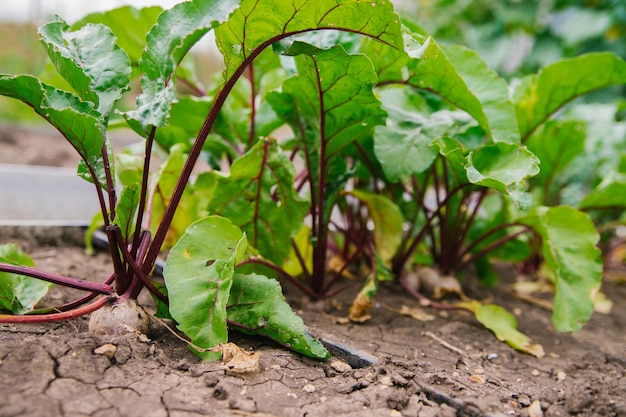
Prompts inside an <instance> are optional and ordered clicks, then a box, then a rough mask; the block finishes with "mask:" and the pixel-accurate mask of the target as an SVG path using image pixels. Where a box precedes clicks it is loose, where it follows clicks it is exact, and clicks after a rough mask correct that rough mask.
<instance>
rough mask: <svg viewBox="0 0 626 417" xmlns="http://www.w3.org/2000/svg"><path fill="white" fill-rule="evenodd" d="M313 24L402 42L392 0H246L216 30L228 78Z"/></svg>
mask: <svg viewBox="0 0 626 417" xmlns="http://www.w3.org/2000/svg"><path fill="white" fill-rule="evenodd" d="M315 29H337V30H346V31H349V32H353V33H359V34H362V35H367V36H370V37H372V38H374V39H376V40H378V41H380V42H383V43H386V44H389V45H391V46H393V47H395V48H401V45H402V37H401V34H400V23H399V19H398V16H397V15H396V14H395V13H394V12H393V5H392V4H391V2H390V1H388V0H372V1H364V2H360V1H358V2H355V1H343V0H342V1H336V0H319V1H309V2H303V3H301V4H298V3H295V2H293V1H290V0H268V1H262V2H259V1H256V0H243V1H242V2H241V6H240V7H239V9H237V11H236V12H235V13H233V14H232V16H231V17H230V19H229V20H228V22H227V23H226V24H224V25H222V26H220V27H219V28H218V29H217V30H216V39H217V46H218V48H219V50H220V52H221V53H222V54H223V55H224V62H225V64H226V69H225V70H224V79H225V80H226V81H228V80H229V79H231V78H232V77H233V76H234V75H235V74H236V72H238V71H240V70H241V69H242V68H243V66H244V62H246V61H248V62H249V61H251V59H253V58H254V57H255V56H256V55H258V54H259V52H260V51H262V50H263V49H264V48H265V47H267V46H269V45H270V44H272V43H275V42H276V41H278V40H280V39H283V38H286V37H288V36H291V35H294V34H297V33H302V32H306V31H310V30H315Z"/></svg>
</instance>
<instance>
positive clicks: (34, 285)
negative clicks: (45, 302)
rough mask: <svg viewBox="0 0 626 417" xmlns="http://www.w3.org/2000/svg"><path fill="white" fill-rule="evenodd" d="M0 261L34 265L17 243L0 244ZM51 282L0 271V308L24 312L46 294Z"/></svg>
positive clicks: (30, 308)
mask: <svg viewBox="0 0 626 417" xmlns="http://www.w3.org/2000/svg"><path fill="white" fill-rule="evenodd" d="M0 262H5V263H8V264H11V265H24V266H34V265H35V263H34V262H33V260H32V259H31V258H30V256H28V255H27V254H25V253H24V252H22V251H21V250H20V249H19V248H18V247H17V245H15V244H12V243H9V244H5V245H0ZM51 286H52V284H50V283H48V282H43V281H39V280H36V279H34V278H31V277H27V276H24V275H18V274H11V273H8V272H0V308H1V309H4V310H9V311H11V312H12V313H13V314H24V313H26V312H28V311H30V310H32V309H33V307H35V304H37V302H38V301H39V300H40V299H41V297H43V296H44V295H46V293H47V292H48V290H49V289H50V287H51Z"/></svg>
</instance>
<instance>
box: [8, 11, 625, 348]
mask: <svg viewBox="0 0 626 417" xmlns="http://www.w3.org/2000/svg"><path fill="white" fill-rule="evenodd" d="M159 11H160V9H158V8H147V9H141V10H137V9H133V8H129V7H125V8H120V9H116V10H111V11H108V12H105V13H103V14H94V15H90V16H87V17H86V18H85V19H83V20H82V21H80V22H78V23H76V24H75V25H74V26H73V27H69V26H68V25H67V24H65V23H64V22H63V21H61V20H57V21H54V22H51V23H49V24H46V25H44V26H43V27H42V28H41V29H40V34H41V38H42V43H43V45H44V46H45V48H46V50H47V52H48V54H49V58H50V60H51V61H52V63H53V64H54V66H55V68H56V70H57V71H58V72H59V74H60V76H62V77H63V78H64V80H65V84H64V85H65V87H63V88H64V89H67V90H68V91H64V90H63V89H60V88H56V87H54V86H52V85H51V84H49V83H44V82H43V81H41V80H40V79H38V78H36V77H33V76H29V75H4V74H2V75H0V94H1V95H5V96H8V97H12V98H16V99H19V100H21V101H23V102H25V103H27V104H28V105H30V106H31V107H33V109H34V110H35V111H36V112H37V113H38V114H40V115H41V116H42V117H44V118H45V119H46V120H47V121H48V122H50V123H51V124H52V125H53V126H55V127H56V128H57V129H58V130H59V131H60V132H61V133H62V134H63V135H64V136H65V137H66V138H67V139H68V141H69V142H70V144H71V145H72V146H73V147H74V148H76V150H77V151H78V153H79V154H80V156H81V158H82V162H81V165H80V166H79V171H78V172H79V175H81V176H82V177H84V178H86V179H88V180H90V181H93V182H95V183H97V184H99V186H100V187H95V188H96V191H97V193H98V194H97V196H98V200H99V202H100V206H101V213H100V215H99V216H97V217H95V219H96V220H94V224H96V222H98V221H102V222H103V223H104V225H105V226H107V227H106V228H105V231H106V232H107V233H108V237H109V240H110V244H111V245H112V246H113V249H112V250H111V255H112V258H113V265H114V269H115V273H114V274H113V275H112V278H111V279H110V280H108V281H107V283H106V284H102V285H94V284H93V283H87V282H83V281H75V280H73V281H71V282H70V281H69V280H68V279H65V278H63V277H58V276H51V275H45V276H44V275H41V277H43V278H46V279H50V280H52V281H54V282H58V283H61V284H63V285H67V284H70V286H74V287H78V288H81V289H84V290H85V291H89V292H93V293H99V294H105V295H107V296H109V297H115V296H119V297H124V298H136V297H137V296H138V294H139V291H140V290H141V289H142V288H143V287H144V286H145V287H147V288H148V289H149V290H150V291H151V293H152V295H153V296H154V297H155V300H156V302H157V307H158V315H159V316H160V317H172V318H173V319H174V320H176V321H177V322H178V325H179V328H180V329H181V330H182V331H184V332H185V333H186V334H187V336H188V337H189V338H190V339H191V340H192V342H193V343H194V345H195V346H198V347H200V348H201V350H202V351H201V352H200V351H198V352H197V353H198V354H199V355H200V356H202V357H203V358H205V359H216V358H217V357H218V356H219V354H218V353H217V352H214V351H212V350H211V349H212V348H215V347H216V346H218V345H219V344H221V343H224V342H226V341H227V340H228V329H229V328H231V329H238V330H240V331H243V332H247V333H255V334H260V335H264V336H267V337H270V338H272V339H274V340H276V341H277V342H279V343H281V344H283V345H285V346H288V347H291V348H292V349H294V350H296V351H298V352H301V353H303V354H306V355H309V356H311V357H314V358H318V359H325V358H327V357H328V352H327V351H326V350H325V349H324V347H323V346H322V345H321V344H320V343H319V342H318V341H316V340H315V339H313V338H312V337H311V336H310V335H309V334H308V333H307V332H306V328H305V327H304V324H303V323H302V321H301V320H300V319H299V318H298V317H297V316H296V315H295V313H293V311H291V309H290V307H289V306H288V304H287V303H286V301H285V299H284V297H283V295H282V293H281V291H280V286H279V284H278V281H276V280H275V279H274V277H275V276H279V277H281V278H284V279H289V280H291V282H292V283H293V284H294V285H295V286H297V287H298V288H300V289H301V290H303V291H304V292H305V293H306V294H308V295H309V296H310V297H312V298H322V297H326V296H329V295H330V294H333V292H334V291H335V290H334V286H335V285H336V284H337V283H338V281H339V280H340V279H341V277H342V276H346V275H352V274H353V272H354V271H358V272H359V273H360V274H361V275H366V276H367V278H366V279H365V280H363V287H362V289H361V291H360V292H359V294H358V296H357V299H356V300H355V303H354V304H353V307H352V308H351V312H350V315H351V318H352V319H353V320H355V321H362V320H364V319H366V318H367V317H368V309H369V307H370V306H371V305H372V303H373V299H374V297H375V295H376V291H377V287H378V281H380V280H382V279H387V278H388V277H390V276H391V275H392V274H393V275H394V276H395V277H396V278H402V276H403V275H404V274H405V273H407V271H410V270H412V269H415V268H417V265H416V264H419V263H422V262H428V263H432V264H433V265H434V266H435V267H437V268H438V269H439V270H440V272H441V273H442V274H444V275H448V274H455V273H459V272H460V271H463V270H464V269H465V268H466V267H467V266H469V265H470V264H475V265H476V270H477V271H478V273H479V274H480V275H481V276H480V277H479V279H480V280H481V281H482V282H489V283H490V284H492V285H494V284H495V283H496V282H497V278H496V277H495V276H494V272H493V269H491V268H490V265H489V261H490V259H492V258H494V257H498V258H501V259H506V260H509V261H514V262H525V263H531V262H536V263H538V262H543V263H544V264H545V267H546V268H544V270H548V271H550V273H551V275H552V278H553V279H554V284H555V288H556V293H555V300H554V315H553V322H554V324H555V326H556V327H557V329H559V330H564V331H574V330H577V329H578V328H580V326H581V325H582V323H584V322H585V321H586V320H587V319H588V318H589V316H590V314H591V313H592V302H591V299H592V296H593V293H594V292H595V291H596V290H597V289H598V287H599V284H600V280H601V272H602V268H601V261H600V256H599V255H600V254H599V250H598V249H597V248H596V244H597V242H598V238H599V236H598V233H597V232H596V229H595V226H594V224H593V223H592V222H591V218H593V219H594V220H595V221H598V222H601V221H602V220H603V219H606V218H609V219H610V218H615V216H617V214H616V213H615V210H614V209H622V208H624V207H625V206H626V202H625V201H624V200H623V198H622V197H620V196H622V195H623V194H624V193H623V190H624V184H625V183H626V182H625V181H624V179H623V178H622V177H623V176H624V172H625V171H626V170H625V169H624V166H625V165H626V164H625V163H624V162H623V160H620V158H618V157H615V156H614V155H610V154H611V152H612V153H619V152H615V149H622V148H621V146H622V145H621V144H620V141H624V140H623V139H624V138H621V139H620V138H619V132H620V126H621V125H620V122H619V120H618V119H619V116H618V107H617V105H616V106H614V107H613V108H611V109H608V110H607V108H604V110H598V109H596V111H598V112H603V113H602V114H603V115H605V116H607V115H608V117H610V118H612V120H609V122H610V123H602V124H603V125H605V126H610V128H611V129H613V128H614V129H613V130H610V133H607V132H609V129H608V128H605V130H602V129H601V128H598V127H597V121H596V119H598V118H597V117H595V116H594V114H596V113H594V112H593V111H589V112H587V111H585V110H581V109H582V106H579V105H576V106H570V107H568V108H566V109H565V110H564V111H561V112H559V110H560V109H562V108H563V107H564V106H565V105H567V104H568V103H572V102H575V101H576V100H577V99H578V98H579V97H581V96H582V95H586V94H588V93H592V92H595V91H597V90H598V89H601V88H605V87H611V86H616V85H617V86H619V85H622V84H624V83H625V82H626V64H625V63H624V61H623V60H622V59H620V58H619V57H617V56H616V55H614V54H611V53H606V52H604V53H593V54H586V55H582V56H579V57H576V58H570V59H563V60H557V61H556V62H554V63H552V64H551V65H549V66H546V67H545V68H543V69H542V70H540V71H539V72H538V73H536V74H533V75H529V76H527V77H525V78H522V79H519V80H513V81H511V83H510V84H508V83H507V81H505V80H504V79H503V78H501V77H500V76H499V75H498V74H497V73H496V72H494V71H493V70H491V69H490V68H492V67H491V66H490V65H488V64H487V62H488V61H487V60H486V59H485V58H483V57H481V56H480V55H479V54H478V53H477V52H475V51H472V50H470V49H468V48H466V47H462V46H458V45H448V44H446V43H445V42H440V39H439V38H438V37H437V36H435V37H430V36H428V35H427V34H426V32H425V31H424V30H423V29H422V28H421V27H419V26H418V25H417V24H414V23H411V22H410V21H409V20H404V26H402V25H401V23H400V18H399V17H398V16H397V15H396V14H395V13H394V11H393V5H392V4H391V3H390V2H389V1H388V0H379V1H377V0H374V1H367V2H364V1H357V2H354V1H335V0H321V1H317V2H303V3H301V4H300V3H294V2H291V1H288V0H242V1H238V0H232V1H217V0H192V1H188V2H183V3H180V4H178V5H176V6H174V7H173V8H171V9H169V10H165V11H163V12H162V13H159ZM596 17H598V18H597V19H596V20H593V19H594V18H592V17H589V16H587V18H588V21H590V22H592V21H593V22H595V23H594V25H595V27H596V29H597V32H598V33H600V31H602V30H608V29H607V28H606V22H605V20H606V19H604V18H602V16H596ZM128 19H135V20H136V25H132V26H133V27H131V28H128V30H127V26H128ZM603 22H604V23H603ZM107 26H109V27H107ZM213 29H215V35H216V43H217V47H218V49H219V51H220V52H221V53H222V55H223V59H224V64H225V68H224V70H223V72H222V77H216V79H215V80H213V81H212V82H211V84H210V85H209V86H208V88H206V89H205V88H204V87H201V86H199V85H196V84H195V81H194V76H193V69H192V68H191V65H189V62H187V61H185V60H184V58H185V57H186V56H187V55H188V54H189V52H190V50H191V49H192V47H193V46H194V45H195V44H196V43H197V42H198V41H199V40H200V39H201V38H202V37H203V36H204V35H205V34H207V33H208V32H209V31H211V30H213ZM561 29H562V28H561ZM555 32H556V33H559V34H560V36H562V37H563V39H564V40H565V41H566V43H567V44H571V43H576V42H580V41H581V38H580V37H576V36H575V35H576V34H573V33H568V32H567V31H565V30H561V31H560V32H559V31H558V30H555ZM144 34H147V35H146V36H145V37H144V36H143V35H144ZM116 37H117V40H116ZM435 38H437V39H435ZM144 39H145V40H144ZM270 46H271V48H270ZM131 69H132V70H131ZM139 75H141V88H142V90H141V92H140V93H139V95H138V97H137V99H136V104H137V107H136V109H132V110H130V111H126V112H124V113H121V114H122V115H123V117H124V119H125V121H126V122H127V124H128V125H129V126H130V127H131V128H133V129H134V130H135V131H136V132H138V133H139V135H141V136H142V137H144V138H145V144H144V145H145V146H143V147H141V151H140V152H138V153H136V154H132V151H127V152H124V153H120V154H118V155H114V154H113V149H112V147H111V144H110V141H109V140H108V137H107V130H108V129H110V128H111V126H109V119H110V118H112V117H113V116H112V115H113V114H114V112H113V110H114V108H115V106H116V103H118V102H119V100H120V99H121V98H122V96H123V95H124V94H126V92H127V91H128V90H129V86H130V81H129V80H130V78H132V77H136V76H139ZM54 85H60V84H56V83H55V84H54ZM70 90H73V92H70ZM207 91H208V92H207ZM186 92H191V93H193V94H194V97H191V96H189V95H186V94H187V93H186ZM605 106H606V105H605ZM603 120H604V119H603ZM121 122H123V121H122V120H120V123H121ZM594 122H595V123H594ZM116 123H117V122H116ZM283 125H287V126H285V127H283ZM278 128H281V129H280V130H278V131H276V129H278ZM600 131H601V132H602V134H600V133H599V132H600ZM284 132H287V133H284ZM614 133H616V134H615V135H614ZM613 136H618V138H617V139H613ZM604 137H607V138H604ZM605 143H606V144H605ZM608 143H610V146H609V145H607V144H608ZM602 145H604V147H603V146H602ZM612 148H614V149H613V150H611V152H608V154H609V155H601V156H597V157H595V159H594V160H593V163H587V162H588V160H587V159H585V158H589V156H588V155H587V156H586V155H585V154H586V153H592V152H589V151H590V150H592V151H593V150H595V149H603V150H606V149H612ZM133 149H134V150H136V149H139V148H138V147H134V148H133ZM603 152H604V151H603ZM155 154H157V155H158V156H161V157H162V161H163V162H162V164H161V165H160V167H159V168H158V169H151V168H150V161H153V160H154V159H155V158H152V157H153V156H154V155H155ZM199 158H204V159H205V160H206V162H207V163H208V165H209V167H210V168H211V169H210V171H209V172H198V170H199V169H201V168H200V167H199V166H196V162H197V161H198V159H199ZM540 166H541V171H540V170H539V167H540ZM581 167H582V168H583V169H581ZM600 168H602V170H601V169H600ZM605 168H608V169H605ZM599 172H602V174H599ZM606 172H612V174H611V175H605V173H606ZM116 178H117V179H119V182H120V183H121V184H122V188H121V194H119V198H118V189H117V188H116V185H115V182H116ZM568 187H577V188H576V189H577V190H583V191H584V193H586V192H588V191H589V190H593V191H591V193H589V195H587V196H586V197H585V196H584V195H583V194H584V193H580V194H581V195H580V197H579V198H578V200H576V201H575V202H574V203H573V204H572V205H571V206H557V204H562V203H564V202H568V201H570V200H568V196H567V192H568ZM571 189H573V188H571ZM571 189H570V191H569V192H570V193H571ZM531 196H533V197H534V198H535V200H534V201H531ZM573 206H578V207H579V208H581V209H584V210H588V211H592V210H593V211H594V213H591V214H592V215H593V217H590V216H588V215H587V214H585V213H583V212H581V211H579V210H577V209H575V208H573ZM528 209H530V211H526V210H528ZM598 209H602V210H605V211H606V212H608V213H609V214H607V215H604V216H603V215H600V214H598V213H595V211H597V210H598ZM207 216H208V217H207ZM148 228H149V229H150V231H151V232H152V233H150V232H149V231H148V230H146V229H148ZM90 230H91V231H93V227H92V228H91V229H90ZM118 230H119V233H118ZM120 235H121V236H120ZM170 247H171V248H172V249H171V251H170V253H169V256H168V260H167V264H166V267H165V279H166V288H164V287H163V286H162V285H160V284H159V283H158V282H154V281H153V280H152V279H151V278H150V277H148V276H147V274H148V273H149V271H151V270H152V269H153V267H154V265H155V262H156V258H157V256H158V255H159V252H160V251H161V250H162V249H168V248H170ZM426 252H428V253H426ZM425 259H427V261H425ZM331 261H332V262H331ZM331 264H332V265H331ZM2 265H5V266H4V269H5V271H14V269H13V268H12V267H11V268H9V266H8V264H7V263H6V262H5V263H4V264H2V263H0V271H2V268H3V266H2ZM530 266H534V267H536V268H537V269H538V268H539V265H538V264H535V265H530ZM530 266H529V265H525V267H527V268H529V267H530ZM237 268H240V269H237ZM24 271H25V270H24ZM29 271H30V270H29ZM0 273H3V274H4V273H5V272H0ZM266 275H267V276H266ZM7 276H8V275H7ZM361 278H362V277H361ZM113 280H115V286H114V287H115V294H114V291H113V290H112V289H111V288H112V287H111V286H110V285H109V284H110V283H111V282H112V281H113ZM15 282H17V281H15ZM15 282H14V284H11V285H13V287H15V288H17V286H18V285H17V284H15ZM46 285H47V284H46ZM29 288H30V287H29ZM20 291H21V290H20ZM28 291H30V290H28ZM28 291H23V292H28ZM414 295H415V294H414ZM417 296H419V294H417ZM11 297H12V296H11ZM11 297H7V299H9V298H10V299H11V300H12V299H13V298H11ZM34 298H35V297H31V298H29V299H28V302H26V301H25V302H24V303H26V304H29V305H30V304H34V303H35V302H36V300H34ZM87 298H88V297H85V298H84V299H82V300H78V301H77V304H81V303H82V304H84V303H85V302H86V301H84V300H85V299H87ZM20 302H21V301H20ZM11 303H13V301H11ZM429 303H430V305H433V306H436V303H433V302H429ZM456 307H457V308H462V309H465V310H470V311H472V312H473V313H474V314H475V315H476V317H477V319H478V320H479V321H480V322H481V323H483V325H485V326H486V327H488V328H489V329H491V330H493V331H494V333H495V334H496V336H497V337H498V338H499V339H501V340H505V341H506V342H507V343H509V344H510V345H511V346H513V347H514V348H516V349H520V350H522V351H525V352H529V353H532V354H535V355H537V356H539V350H535V348H534V347H533V346H534V345H532V344H531V343H530V339H528V338H527V337H526V336H525V335H522V334H521V333H519V332H518V331H517V330H516V322H515V318H514V317H513V316H511V315H510V314H508V313H507V312H505V311H504V310H502V309H500V308H499V307H497V306H492V305H488V306H484V305H482V304H479V303H477V302H465V303H459V304H457V305H456ZM9 308H13V306H10V307H9ZM16 308H17V309H18V310H19V311H20V312H23V311H22V310H20V309H22V308H24V309H26V308H27V307H26V306H25V304H23V305H22V307H19V306H18V307H16ZM30 308H32V305H31V306H30ZM66 308H67V309H70V310H72V312H71V313H72V314H74V313H75V314H79V313H82V312H84V311H85V310H81V308H82V307H80V308H76V309H74V308H75V306H74V305H73V304H70V306H69V307H68V306H61V309H66Z"/></svg>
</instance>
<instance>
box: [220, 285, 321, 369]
mask: <svg viewBox="0 0 626 417" xmlns="http://www.w3.org/2000/svg"><path fill="white" fill-rule="evenodd" d="M227 312H228V320H229V321H231V322H233V323H236V324H238V325H241V326H242V327H243V328H244V329H246V330H247V331H252V332H254V333H257V334H261V335H263V336H266V337H269V338H270V339H273V340H275V341H277V342H279V343H281V344H282V345H285V346H286V347H288V348H290V349H293V350H295V351H296V352H299V353H302V354H304V355H307V356H310V357H312V358H316V359H328V358H329V357H330V353H329V352H328V351H327V350H326V348H324V346H323V345H322V344H321V343H320V342H319V341H318V340H316V339H314V338H313V337H311V336H310V335H309V334H308V333H307V332H306V328H305V327H304V323H303V322H302V319H301V318H300V317H298V316H297V315H296V313H294V312H293V310H292V309H291V307H289V304H287V301H285V297H284V296H283V293H282V290H281V288H280V285H279V283H278V281H276V280H274V279H271V278H267V277H264V276H262V275H256V274H250V275H243V274H235V276H234V277H233V285H232V288H231V290H230V299H229V300H228V307H227Z"/></svg>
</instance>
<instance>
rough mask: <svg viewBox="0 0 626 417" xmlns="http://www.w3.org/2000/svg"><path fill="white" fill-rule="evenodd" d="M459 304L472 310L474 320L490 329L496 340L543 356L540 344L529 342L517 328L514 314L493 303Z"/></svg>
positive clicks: (522, 350)
mask: <svg viewBox="0 0 626 417" xmlns="http://www.w3.org/2000/svg"><path fill="white" fill-rule="evenodd" d="M460 306H463V307H466V308H468V309H470V310H472V311H473V312H474V315H475V316H476V320H478V321H479V322H480V323H481V324H482V325H483V326H485V327H486V328H488V329H489V330H491V331H492V332H493V333H494V334H495V335H496V337H497V338H498V340H500V341H503V342H506V344H508V345H509V346H511V347H512V348H513V349H517V350H519V351H521V352H526V353H530V354H531V355H534V356H536V357H538V358H542V357H543V356H545V353H544V351H543V347H542V346H541V345H538V344H534V343H531V340H530V338H529V337H528V336H526V335H525V334H523V333H521V332H520V331H519V330H517V320H516V319H515V316H514V315H513V314H511V313H509V312H508V311H506V310H505V309H504V308H502V307H500V306H497V305H495V304H480V303H479V302H477V301H473V302H470V303H461V304H460Z"/></svg>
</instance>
